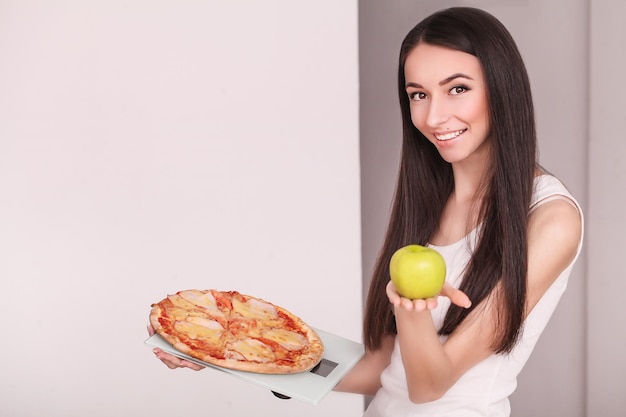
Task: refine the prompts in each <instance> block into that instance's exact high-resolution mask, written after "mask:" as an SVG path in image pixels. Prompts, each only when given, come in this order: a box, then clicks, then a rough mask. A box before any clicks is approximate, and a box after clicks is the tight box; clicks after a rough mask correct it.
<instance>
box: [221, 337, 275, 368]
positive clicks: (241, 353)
mask: <svg viewBox="0 0 626 417" xmlns="http://www.w3.org/2000/svg"><path fill="white" fill-rule="evenodd" d="M226 357H228V358H230V359H239V360H241V359H242V358H243V359H245V360H248V361H252V362H261V363H266V362H270V361H272V360H274V352H273V351H272V349H271V348H270V347H269V346H267V345H266V344H265V343H263V342H261V341H259V340H256V339H245V340H238V341H236V342H233V343H230V344H229V345H228V346H227V352H226Z"/></svg>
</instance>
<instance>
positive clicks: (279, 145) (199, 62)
mask: <svg viewBox="0 0 626 417" xmlns="http://www.w3.org/2000/svg"><path fill="white" fill-rule="evenodd" d="M0 62H1V64H0V92H1V93H0V289H1V291H0V312H1V314H0V329H2V343H0V357H1V358H2V360H3V366H2V371H1V372H0V393H1V394H0V415H3V416H12V417H20V416H28V417H33V416H46V417H55V416H63V417H68V416H81V417H82V416H90V417H97V416H136V415H151V416H173V415H176V416H206V415H220V416H239V415H241V416H244V415H246V416H248V415H251V413H253V414H254V415H266V414H267V415H269V413H270V411H271V414H272V415H273V416H294V415H298V416H313V415H316V416H317V415H323V414H327V415H345V416H350V415H354V416H356V415H360V414H361V411H362V400H361V399H360V398H359V397H358V396H350V395H346V394H338V393H331V394H330V395H329V396H328V397H327V398H326V399H325V400H324V401H323V402H322V403H321V404H320V405H318V406H310V405H308V404H305V403H302V402H298V401H296V400H290V401H282V400H278V399H276V398H274V397H273V396H272V395H271V394H270V392H268V391H267V390H264V389H261V388H257V387H255V386H252V385H249V384H247V383H244V382H242V381H239V380H236V379H234V378H231V377H229V376H227V375H225V374H222V373H220V372H215V371H210V370H205V371H202V372H197V373H196V372H192V371H189V370H178V371H170V370H169V369H167V368H166V367H165V366H163V365H162V364H161V363H160V362H158V361H157V360H156V359H155V358H154V357H153V355H152V353H151V351H150V349H149V348H148V347H147V346H145V345H144V344H143V341H144V339H145V338H146V337H147V334H146V328H145V327H146V324H147V316H148V312H149V308H150V304H151V303H152V302H154V301H158V300H159V299H160V298H162V297H163V296H165V295H166V294H167V293H171V292H174V291H177V290H181V289H186V288H211V287H212V288H218V289H237V290H239V291H241V292H245V293H249V294H253V295H257V296H260V297H263V298H265V299H268V300H270V301H273V302H275V303H277V304H279V305H282V306H284V307H286V308H289V309H290V310H292V311H293V312H295V313H296V314H298V315H300V316H301V317H302V318H303V319H305V320H306V321H307V322H309V323H310V324H312V325H314V326H316V327H320V328H322V329H325V330H327V331H330V332H333V333H338V334H341V335H343V336H345V337H348V338H351V339H353V340H360V328H361V297H360V289H361V258H360V256H361V254H360V211H359V205H360V201H359V160H358V157H359V155H358V149H359V148H358V146H359V145H358V139H359V138H358V71H357V64H358V62H357V4H356V1H347V2H346V1H343V2H336V1H334V0H322V1H316V2H307V3H303V2H292V1H289V0H278V1H273V2H258V1H253V0H250V1H230V2H226V1H217V0H213V1H206V2H200V1H195V2H194V1H187V2H171V1H148V0H142V1H140V0H137V1H121V0H110V1H102V2H81V1H71V0H65V1H57V2H47V1H44V0H41V1H35V0H24V1H20V2H8V1H2V2H0ZM338 318H340V319H338Z"/></svg>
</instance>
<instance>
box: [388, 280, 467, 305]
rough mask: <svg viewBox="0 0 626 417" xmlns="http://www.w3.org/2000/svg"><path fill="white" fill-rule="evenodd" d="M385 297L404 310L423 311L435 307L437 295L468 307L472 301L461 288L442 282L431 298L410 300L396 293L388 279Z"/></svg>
mask: <svg viewBox="0 0 626 417" xmlns="http://www.w3.org/2000/svg"><path fill="white" fill-rule="evenodd" d="M387 297H388V298H389V302H390V303H391V304H392V305H394V306H396V307H400V306H401V307H403V308H404V309H406V310H409V311H411V310H414V311H424V310H432V309H434V308H436V307H437V303H438V301H437V299H438V298H439V297H448V298H449V299H450V301H451V302H452V303H453V304H456V305H457V306H459V307H463V308H469V307H471V306H472V302H471V301H470V299H469V297H468V296H467V295H466V294H465V293H464V292H463V291H461V290H459V289H457V288H454V287H453V286H452V285H450V284H449V283H447V282H446V283H444V284H443V288H442V289H441V291H440V292H439V295H438V296H436V297H432V298H426V299H417V300H410V299H408V298H405V297H402V296H401V295H400V294H398V291H397V290H396V287H395V286H394V285H393V282H391V281H389V283H388V284H387Z"/></svg>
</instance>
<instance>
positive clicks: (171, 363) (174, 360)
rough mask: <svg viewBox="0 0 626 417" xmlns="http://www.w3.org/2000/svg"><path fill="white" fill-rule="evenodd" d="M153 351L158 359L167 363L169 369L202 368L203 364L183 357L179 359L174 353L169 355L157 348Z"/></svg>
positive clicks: (197, 369) (195, 369)
mask: <svg viewBox="0 0 626 417" xmlns="http://www.w3.org/2000/svg"><path fill="white" fill-rule="evenodd" d="M153 352H154V354H155V355H156V357H157V358H159V360H160V361H161V362H163V363H164V364H165V365H167V367H168V368H170V369H176V368H189V369H193V370H194V371H199V370H201V369H204V366H202V365H198V364H197V363H194V362H191V361H188V360H185V359H181V358H179V357H177V356H174V355H170V354H169V353H166V352H163V351H162V350H161V349H159V348H156V349H154V351H153Z"/></svg>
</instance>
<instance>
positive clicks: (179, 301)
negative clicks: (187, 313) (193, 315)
mask: <svg viewBox="0 0 626 417" xmlns="http://www.w3.org/2000/svg"><path fill="white" fill-rule="evenodd" d="M167 298H168V299H169V300H170V302H171V303H172V305H174V307H178V308H183V309H185V310H194V309H196V306H195V305H194V304H192V303H190V302H189V301H187V300H185V299H184V298H183V297H181V296H180V295H178V294H172V295H168V296H167Z"/></svg>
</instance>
